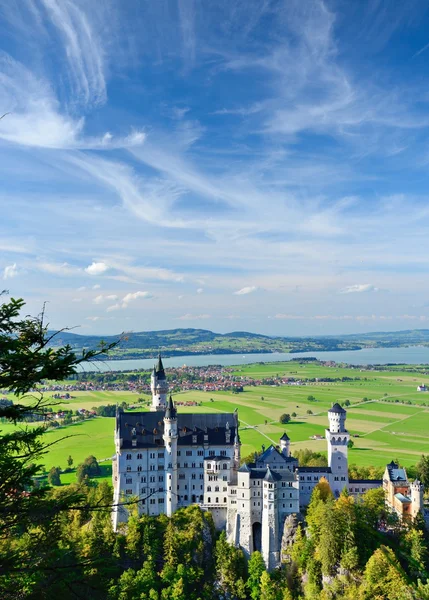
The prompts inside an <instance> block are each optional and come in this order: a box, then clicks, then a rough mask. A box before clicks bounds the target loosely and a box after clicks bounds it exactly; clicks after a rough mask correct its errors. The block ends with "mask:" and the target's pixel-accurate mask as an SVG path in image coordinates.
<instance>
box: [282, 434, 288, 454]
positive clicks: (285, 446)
mask: <svg viewBox="0 0 429 600" xmlns="http://www.w3.org/2000/svg"><path fill="white" fill-rule="evenodd" d="M280 451H281V453H282V454H283V456H290V439H289V436H288V434H287V433H284V434H283V435H282V437H281V438H280Z"/></svg>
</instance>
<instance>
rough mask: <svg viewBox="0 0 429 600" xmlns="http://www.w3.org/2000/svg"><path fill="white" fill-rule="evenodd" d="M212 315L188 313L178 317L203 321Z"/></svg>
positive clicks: (179, 318)
mask: <svg viewBox="0 0 429 600" xmlns="http://www.w3.org/2000/svg"><path fill="white" fill-rule="evenodd" d="M210 318H211V315H208V314H201V315H192V314H190V313H187V314H186V315H182V316H181V317H177V319H178V320H179V321H201V320H204V319H210Z"/></svg>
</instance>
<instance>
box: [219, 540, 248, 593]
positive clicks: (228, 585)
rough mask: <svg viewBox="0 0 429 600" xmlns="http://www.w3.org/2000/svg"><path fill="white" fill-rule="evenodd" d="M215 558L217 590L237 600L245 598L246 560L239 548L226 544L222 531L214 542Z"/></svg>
mask: <svg viewBox="0 0 429 600" xmlns="http://www.w3.org/2000/svg"><path fill="white" fill-rule="evenodd" d="M215 559H216V579H217V587H218V588H219V591H220V592H221V593H222V594H225V595H227V596H229V597H232V598H237V599H239V600H241V599H244V598H246V596H247V593H246V587H245V581H246V560H245V558H244V554H243V551H242V550H241V549H240V548H235V547H234V546H231V545H230V544H228V542H227V541H226V534H225V532H224V531H222V533H221V534H220V536H219V539H218V541H217V542H216V548H215Z"/></svg>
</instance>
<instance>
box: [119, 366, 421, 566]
mask: <svg viewBox="0 0 429 600" xmlns="http://www.w3.org/2000/svg"><path fill="white" fill-rule="evenodd" d="M151 390H152V406H151V412H129V413H124V412H118V413H117V415H116V428H115V446H116V456H115V457H114V460H113V474H112V477H113V487H114V511H113V514H112V518H113V525H114V529H115V531H116V530H117V529H118V527H119V525H120V523H121V522H122V523H125V522H126V521H127V519H128V511H127V510H126V508H125V507H124V506H121V503H123V502H124V501H126V500H127V498H128V499H129V498H130V497H136V498H138V500H139V501H138V506H139V511H140V514H147V515H159V514H166V515H168V516H171V515H172V514H173V513H174V512H175V510H177V509H178V508H180V507H184V506H189V505H191V504H198V505H199V506H200V507H201V508H202V509H203V510H207V511H210V512H211V514H212V516H213V519H214V523H215V526H216V527H217V528H218V529H225V530H226V533H227V536H228V539H229V541H230V542H231V543H232V544H234V545H236V546H240V547H241V548H242V549H243V550H244V552H245V554H246V555H247V556H249V555H250V554H251V553H252V552H253V551H254V550H259V551H260V552H262V555H263V557H264V561H265V564H266V565H267V567H268V569H273V568H275V567H276V566H278V565H279V563H280V552H281V541H282V535H283V528H284V522H285V520H286V518H287V516H288V515H291V514H296V513H299V512H300V510H301V509H302V508H304V507H305V506H307V505H308V503H309V501H310V497H311V493H312V491H313V489H314V487H315V486H316V485H317V484H318V483H319V481H320V480H321V479H322V478H325V479H326V480H327V481H328V482H329V485H330V487H331V490H332V492H333V493H334V495H335V496H336V497H338V496H339V495H340V493H341V491H342V490H343V489H344V488H346V489H347V490H348V491H349V493H350V494H352V495H359V494H363V493H365V492H366V491H367V490H368V489H371V488H376V487H381V486H384V487H385V489H386V490H387V487H388V485H389V483H388V481H387V480H388V479H389V480H390V479H391V476H392V468H393V467H392V465H393V463H391V465H388V467H386V474H385V478H384V482H383V481H381V480H380V481H378V480H349V478H348V460H347V453H348V442H349V440H350V434H349V432H348V431H347V429H346V411H345V410H344V408H342V407H341V406H340V405H339V404H334V406H332V408H330V409H329V411H328V419H329V429H326V434H325V437H326V441H327V446H328V466H327V467H300V466H299V465H298V461H297V459H296V458H294V457H292V456H291V455H290V440H289V437H288V436H287V434H286V433H284V434H283V435H282V437H281V438H280V440H279V442H280V443H279V446H277V447H276V446H274V445H271V446H270V447H269V448H267V449H266V450H265V449H263V450H264V451H263V452H262V454H261V455H260V456H259V457H258V458H256V462H255V463H252V464H243V465H241V466H240V447H241V443H240V437H239V431H238V428H239V422H238V412H237V410H236V411H235V412H233V413H215V414H201V413H184V414H180V413H178V412H177V409H176V407H175V406H174V404H173V401H172V398H171V396H170V397H169V398H168V383H167V378H166V376H165V371H164V367H163V364H162V360H161V356H159V358H158V364H157V366H156V367H154V369H153V372H152V375H151ZM389 467H390V471H389ZM396 467H397V465H396ZM393 472H394V474H395V476H396V472H395V471H393ZM404 473H405V471H404V470H402V471H401V476H403V475H404ZM405 479H406V474H405ZM398 484H399V481H398ZM401 484H402V485H401V486H400V489H399V487H398V490H396V489H395V490H393V488H392V490H393V491H391V496H392V502H391V505H392V508H395V506H396V504H398V506H402V505H403V504H404V501H403V498H407V496H406V495H405V494H406V491H407V488H406V485H408V482H407V483H405V482H404V480H403V479H402V480H401ZM419 486H420V487H419ZM390 487H392V486H390ZM417 488H418V490H419V492H418V494H417V493H416V491H415V490H416V489H417ZM410 489H411V491H410V496H411V498H410V499H409V501H410V503H411V502H412V499H413V498H414V497H415V498H416V499H417V500H418V502H419V506H418V508H417V511H419V510H422V507H423V503H422V494H423V492H422V489H423V488H422V486H421V485H420V484H419V483H418V482H416V483H414V484H412V486H411V488H410ZM395 492H397V493H396V494H395ZM387 500H388V502H389V493H387ZM395 503H396V504H395ZM414 505H415V506H414V508H412V507H411V506H410V512H412V514H415V513H416V506H417V503H416V501H414Z"/></svg>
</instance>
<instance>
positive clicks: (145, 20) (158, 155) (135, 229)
mask: <svg viewBox="0 0 429 600" xmlns="http://www.w3.org/2000/svg"><path fill="white" fill-rule="evenodd" d="M428 65H429V7H428V5H427V2H424V1H423V2H418V1H413V0H409V1H408V2H403V1H402V0H397V1H396V0H386V1H383V0H369V1H364V0H362V1H361V2H355V1H350V2H347V1H341V2H340V1H337V2H335V1H326V2H321V1H318V0H305V2H302V1H299V0H297V1H294V0H285V1H281V0H234V1H233V2H231V0H213V1H211V2H206V1H205V0H181V1H179V0H156V1H152V0H146V1H145V0H139V1H133V0H127V2H120V1H119V0H117V1H115V2H113V1H110V0H103V2H87V1H74V0H20V1H19V2H12V1H11V2H3V3H2V5H1V6H0V114H3V113H9V114H7V115H6V116H5V117H4V118H3V119H2V120H1V121H0V171H1V173H0V176H1V182H2V185H1V189H0V203H1V218H0V277H1V278H2V281H1V287H2V288H5V289H8V290H9V292H10V294H11V295H12V296H15V297H18V296H22V297H24V298H25V299H26V301H27V303H28V307H27V308H28V311H29V312H32V313H37V312H38V311H39V310H40V308H41V306H42V304H43V302H44V301H47V302H48V305H47V307H48V308H47V312H48V317H49V320H50V323H51V325H52V326H53V327H63V326H75V325H78V326H79V327H80V328H79V329H77V330H76V331H77V332H79V331H80V332H81V333H117V332H120V331H123V330H134V331H139V330H148V329H164V328H165V329H167V328H175V327H202V328H208V329H213V330H215V331H221V332H225V331H233V330H250V331H256V332H261V333H269V334H279V335H300V334H302V335H309V334H318V335H320V334H324V333H333V334H335V333H342V332H355V331H356V332H359V331H374V330H397V329H410V328H427V327H428V326H429V324H428V321H429V281H428V279H427V275H428V273H429V264H428V260H429V259H428V256H429V236H428V231H429V229H428V222H429V202H428V189H429V188H428V184H429V176H428V165H429V146H428V134H429V77H428V75H429V68H428Z"/></svg>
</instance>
